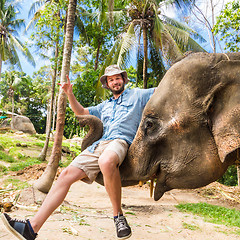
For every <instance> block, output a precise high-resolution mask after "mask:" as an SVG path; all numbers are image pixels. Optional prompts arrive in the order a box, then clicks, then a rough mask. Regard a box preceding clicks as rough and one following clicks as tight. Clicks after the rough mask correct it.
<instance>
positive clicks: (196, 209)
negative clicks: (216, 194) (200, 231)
mask: <svg viewBox="0 0 240 240" xmlns="http://www.w3.org/2000/svg"><path fill="white" fill-rule="evenodd" d="M176 207H177V208H178V209H179V210H181V211H182V212H191V213H193V214H195V215H198V216H201V217H204V220H205V221H207V222H211V223H215V224H223V225H226V226H231V227H240V211H239V210H236V209H228V208H225V207H220V206H215V205H211V204H207V203H187V204H179V205H177V206H176Z"/></svg>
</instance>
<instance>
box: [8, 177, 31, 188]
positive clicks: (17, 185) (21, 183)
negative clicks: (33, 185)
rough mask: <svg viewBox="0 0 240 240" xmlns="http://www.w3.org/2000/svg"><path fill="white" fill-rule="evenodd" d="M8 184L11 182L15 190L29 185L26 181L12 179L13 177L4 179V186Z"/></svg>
mask: <svg viewBox="0 0 240 240" xmlns="http://www.w3.org/2000/svg"><path fill="white" fill-rule="evenodd" d="M9 184H12V185H13V186H14V189H15V190H20V189H24V188H26V187H29V184H28V183H27V182H24V181H20V180H18V179H13V178H8V179H5V180H4V186H5V187H7V186H8V185H9Z"/></svg>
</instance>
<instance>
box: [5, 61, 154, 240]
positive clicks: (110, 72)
mask: <svg viewBox="0 0 240 240" xmlns="http://www.w3.org/2000/svg"><path fill="white" fill-rule="evenodd" d="M67 80H68V81H67V83H64V84H62V85H61V84H59V85H60V86H61V87H62V89H63V90H64V92H65V93H66V95H67V96H68V100H69V103H70V105H71V108H72V110H73V111H74V113H75V114H76V115H88V114H91V115H95V116H97V117H98V118H100V119H101V120H102V122H103V127H104V130H103V136H102V138H101V139H100V140H98V141H97V142H95V143H93V144H92V146H90V147H88V149H86V150H84V151H83V152H82V153H81V154H80V155H79V156H78V157H76V158H75V159H74V160H73V161H72V163H71V164H70V165H69V166H68V167H67V168H65V169H64V170H63V171H62V173H61V174H60V176H59V177H58V179H57V181H56V183H55V184H54V185H53V187H52V188H51V190H50V191H49V193H48V195H47V197H46V199H45V200H44V202H43V204H42V206H41V207H40V208H39V211H38V212H37V214H36V215H35V216H34V217H33V218H32V219H31V220H26V221H22V220H17V219H12V218H11V217H10V216H8V215H7V214H2V220H3V222H4V224H5V225H6V227H7V228H8V229H9V230H10V231H11V232H12V233H13V234H14V235H15V236H17V237H18V238H19V239H27V240H32V239H35V238H36V237H37V232H38V231H39V230H40V228H41V227H42V225H43V224H44V222H45V221H46V220H47V218H48V217H49V216H50V215H51V214H52V212H53V211H54V210H55V209H56V208H57V207H58V206H59V205H60V204H61V203H62V202H63V200H64V198H65V197H66V195H67V193H68V190H69V188H70V186H71V185H72V184H73V183H74V182H76V181H78V180H82V181H85V182H87V183H92V182H93V181H94V180H95V178H96V176H97V174H98V173H99V172H100V171H101V172H102V174H103V180H104V186H105V188H106V191H107V193H108V195H109V198H110V200H111V203H112V207H113V216H114V223H115V225H116V231H117V237H118V238H119V239H127V238H129V237H130V236H131V234H132V233H131V228H130V227H129V225H128V223H127V220H126V218H125V217H124V216H123V211H122V208H121V178H120V173H119V165H120V164H121V163H122V162H123V160H124V158H125V156H126V154H127V150H128V147H129V145H130V144H131V143H132V141H133V138H134V136H135V134H136V131H137V128H138V125H139V123H140V119H141V115H142V111H143V108H144V106H145V105H146V103H147V102H148V100H149V98H150V97H151V95H152V94H153V92H154V89H137V88H136V89H132V90H130V89H126V90H125V88H124V86H125V84H127V83H128V81H129V79H128V77H127V72H126V71H122V70H121V69H120V68H119V67H118V66H117V65H111V66H109V67H107V68H106V69H105V74H104V75H103V76H102V77H101V78H100V80H101V83H102V86H103V87H104V88H106V89H109V90H110V91H111V92H112V94H113V97H112V98H110V99H109V100H107V101H104V102H102V103H100V104H99V105H97V106H94V107H89V108H84V107H83V106H82V105H81V104H80V103H79V102H78V101H77V100H76V98H75V96H74V94H73V91H72V84H71V83H70V80H69V78H68V76H67Z"/></svg>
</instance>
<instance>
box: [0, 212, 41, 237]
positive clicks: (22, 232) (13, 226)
mask: <svg viewBox="0 0 240 240" xmlns="http://www.w3.org/2000/svg"><path fill="white" fill-rule="evenodd" d="M1 217H2V221H3V223H4V225H5V226H6V227H7V229H8V230H9V231H10V232H11V233H12V234H14V235H15V236H16V237H17V238H18V239H21V240H25V239H27V240H33V239H35V238H36V237H37V233H34V232H33V230H32V227H31V224H30V222H29V220H17V219H12V218H11V217H10V216H9V215H7V214H6V213H3V214H2V216H1Z"/></svg>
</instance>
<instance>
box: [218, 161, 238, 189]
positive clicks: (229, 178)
mask: <svg viewBox="0 0 240 240" xmlns="http://www.w3.org/2000/svg"><path fill="white" fill-rule="evenodd" d="M218 182H220V183H222V184H224V185H227V186H237V185H238V179H237V167H236V166H235V165H232V166H230V167H228V169H227V171H226V172H225V174H224V175H223V176H222V177H221V178H220V179H219V180H218Z"/></svg>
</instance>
